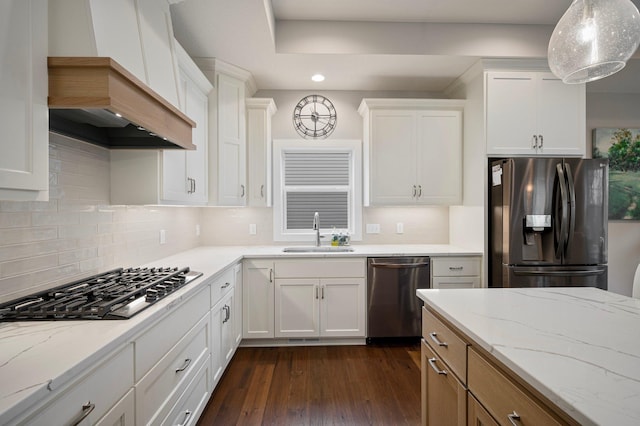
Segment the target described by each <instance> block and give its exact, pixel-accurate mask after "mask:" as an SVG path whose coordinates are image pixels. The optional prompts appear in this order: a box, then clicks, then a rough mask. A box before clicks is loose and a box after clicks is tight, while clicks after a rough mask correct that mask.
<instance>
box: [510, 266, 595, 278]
mask: <svg viewBox="0 0 640 426" xmlns="http://www.w3.org/2000/svg"><path fill="white" fill-rule="evenodd" d="M604 272H606V269H604V268H597V269H588V270H578V271H575V270H573V271H540V270H535V271H519V270H517V269H514V271H513V274H514V275H548V276H554V275H555V276H574V277H575V276H588V275H597V274H602V273H604Z"/></svg>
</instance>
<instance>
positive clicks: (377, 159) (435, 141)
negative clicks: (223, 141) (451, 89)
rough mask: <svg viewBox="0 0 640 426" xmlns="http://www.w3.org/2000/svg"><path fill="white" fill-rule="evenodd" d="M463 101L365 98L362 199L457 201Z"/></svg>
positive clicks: (372, 201)
mask: <svg viewBox="0 0 640 426" xmlns="http://www.w3.org/2000/svg"><path fill="white" fill-rule="evenodd" d="M463 107H464V101H461V100H450V99H436V100H430V99H364V100H363V101H362V103H361V105H360V108H359V112H360V114H361V115H362V116H363V117H364V152H365V156H364V161H365V165H364V175H365V179H364V181H365V183H364V184H365V205H372V206H373V205H378V206H384V205H413V204H442V205H452V204H459V203H460V201H461V199H462V111H463Z"/></svg>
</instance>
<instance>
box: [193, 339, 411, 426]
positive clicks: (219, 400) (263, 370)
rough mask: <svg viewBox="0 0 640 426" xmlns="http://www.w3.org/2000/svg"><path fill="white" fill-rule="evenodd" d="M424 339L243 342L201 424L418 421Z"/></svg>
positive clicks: (201, 419) (398, 422) (331, 423)
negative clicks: (335, 343) (302, 343)
mask: <svg viewBox="0 0 640 426" xmlns="http://www.w3.org/2000/svg"><path fill="white" fill-rule="evenodd" d="M419 423H420V345H419V344H374V345H367V346H305V347H280V348H238V350H237V352H236V354H235V356H234V358H233V360H232V361H231V364H230V365H229V367H228V368H227V371H226V372H225V374H224V376H223V377H222V379H221V381H220V383H219V384H218V386H217V388H216V390H215V391H214V393H213V395H212V396H211V399H210V400H209V403H208V405H207V407H206V408H205V410H204V412H203V414H202V416H201V417H200V420H199V422H198V425H236V424H238V425H417V424H419Z"/></svg>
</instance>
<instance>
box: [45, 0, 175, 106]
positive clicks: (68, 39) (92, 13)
mask: <svg viewBox="0 0 640 426" xmlns="http://www.w3.org/2000/svg"><path fill="white" fill-rule="evenodd" d="M50 3H51V7H50V13H49V56H106V57H111V58H113V59H114V60H115V61H116V62H118V63H119V64H120V65H122V66H123V67H124V68H125V69H127V70H128V71H130V72H131V73H132V74H134V75H135V76H136V77H137V78H138V79H140V80H141V81H143V82H145V83H146V84H147V85H148V86H149V87H150V88H151V89H152V90H154V91H155V92H156V93H158V94H159V95H160V96H162V97H163V98H164V99H166V100H167V101H169V102H170V103H172V104H173V105H174V106H176V107H179V106H180V100H179V99H178V81H179V78H178V64H177V58H176V52H175V44H174V38H173V26H172V24H171V15H170V11H169V3H168V2H167V0H109V1H104V0H50Z"/></svg>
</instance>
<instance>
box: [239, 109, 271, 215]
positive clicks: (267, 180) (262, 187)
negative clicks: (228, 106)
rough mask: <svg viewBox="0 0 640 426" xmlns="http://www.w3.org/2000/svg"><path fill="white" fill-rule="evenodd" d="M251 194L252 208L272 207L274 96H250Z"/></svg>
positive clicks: (248, 122) (248, 110)
mask: <svg viewBox="0 0 640 426" xmlns="http://www.w3.org/2000/svg"><path fill="white" fill-rule="evenodd" d="M246 104H247V155H248V157H249V158H248V162H249V183H248V196H249V203H248V204H249V205H250V206H252V207H271V146H272V137H271V117H272V116H273V114H275V112H276V104H275V102H273V99H262V98H247V99H246Z"/></svg>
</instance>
